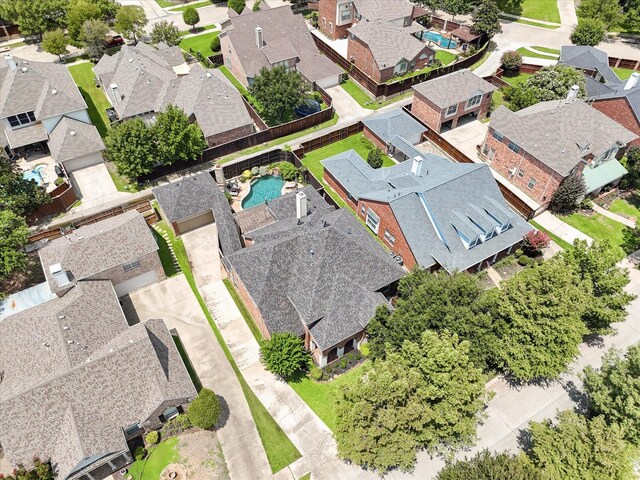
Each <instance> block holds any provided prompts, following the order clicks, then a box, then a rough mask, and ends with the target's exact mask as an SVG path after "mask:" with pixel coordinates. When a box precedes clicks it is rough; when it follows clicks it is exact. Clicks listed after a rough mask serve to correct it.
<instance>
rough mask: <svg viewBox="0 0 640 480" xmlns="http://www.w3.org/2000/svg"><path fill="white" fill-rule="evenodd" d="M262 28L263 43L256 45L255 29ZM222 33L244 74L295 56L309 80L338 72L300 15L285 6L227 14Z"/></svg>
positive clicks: (297, 66)
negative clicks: (320, 49) (228, 21)
mask: <svg viewBox="0 0 640 480" xmlns="http://www.w3.org/2000/svg"><path fill="white" fill-rule="evenodd" d="M258 26H260V27H261V28H262V36H263V39H264V46H263V48H262V49H260V48H258V45H257V44H256V39H255V35H256V34H255V29H256V27H258ZM224 34H225V35H227V36H228V37H229V41H230V42H231V43H232V44H233V48H234V50H235V51H236V53H237V55H238V59H239V60H240V63H242V68H243V70H244V72H245V73H246V75H247V76H248V77H255V76H256V75H258V73H260V70H261V69H262V68H270V67H271V65H272V64H274V63H276V62H278V61H282V60H288V59H291V58H297V59H298V62H297V65H296V68H297V69H298V70H299V71H300V73H301V74H302V75H304V76H305V77H306V78H307V80H309V81H310V82H316V81H319V80H322V79H324V78H327V77H330V76H332V75H338V74H340V73H342V70H341V69H340V68H338V67H337V66H336V65H335V64H334V63H333V62H332V61H331V60H329V59H328V58H327V57H326V56H324V55H322V54H321V53H320V51H319V50H318V47H316V44H315V42H314V41H313V36H312V35H311V32H310V31H309V28H308V27H307V24H306V23H305V21H304V18H303V17H302V15H294V14H293V12H292V11H291V8H290V7H289V6H282V7H277V8H268V9H265V10H261V11H258V12H248V13H244V12H243V13H242V15H239V16H234V17H231V18H230V25H229V26H228V27H227V28H226V29H225V33H224Z"/></svg>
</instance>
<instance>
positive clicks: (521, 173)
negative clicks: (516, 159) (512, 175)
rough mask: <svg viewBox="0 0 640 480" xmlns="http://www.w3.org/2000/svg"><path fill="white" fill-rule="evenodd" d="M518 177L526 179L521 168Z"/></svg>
mask: <svg viewBox="0 0 640 480" xmlns="http://www.w3.org/2000/svg"><path fill="white" fill-rule="evenodd" d="M518 176H519V177H520V178H522V177H524V170H523V169H521V168H519V169H518Z"/></svg>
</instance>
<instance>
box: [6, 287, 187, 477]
mask: <svg viewBox="0 0 640 480" xmlns="http://www.w3.org/2000/svg"><path fill="white" fill-rule="evenodd" d="M96 326H99V328H97V327H96ZM0 371H2V372H3V380H2V384H0V410H2V412H3V415H2V417H1V418H0V443H2V447H3V451H4V455H5V457H6V459H7V460H9V462H10V463H11V464H13V465H15V464H17V463H24V464H26V465H29V464H30V462H31V461H32V459H33V458H34V456H37V457H40V458H51V460H52V463H53V464H54V466H55V467H56V468H57V471H58V472H57V473H58V478H61V479H64V478H66V477H67V476H68V475H69V474H70V473H71V472H72V471H73V470H74V469H76V467H77V466H78V465H80V464H82V463H83V461H84V463H88V464H91V463H93V462H92V461H91V460H87V459H91V458H93V459H94V461H95V459H98V458H101V457H104V456H105V455H109V454H113V453H115V452H122V451H127V443H126V440H125V437H124V435H123V431H122V429H123V428H127V427H129V426H130V425H132V424H134V423H143V422H145V421H146V420H147V419H148V418H149V416H150V415H152V414H153V413H154V411H155V410H157V408H158V407H160V406H161V405H162V404H163V403H164V402H168V403H169V404H171V403H172V402H175V404H176V405H177V404H181V403H185V401H187V400H188V399H190V398H192V397H194V396H195V393H196V392H195V389H194V387H193V384H192V383H191V380H190V378H189V375H188V373H187V371H186V368H185V367H184V364H183V363H182V360H181V359H180V355H179V353H178V351H177V350H176V348H175V345H174V344H173V340H172V338H171V335H170V333H169V331H168V330H167V327H166V326H165V324H164V322H163V321H162V320H149V321H147V322H144V323H141V324H138V325H135V326H133V327H129V326H128V325H127V322H126V321H125V318H124V315H123V314H122V310H121V308H120V305H119V303H118V299H117V298H116V295H115V292H114V290H113V286H112V285H111V282H109V281H104V280H103V281H86V282H80V283H78V285H77V286H76V287H74V288H73V289H72V290H71V291H70V292H69V293H68V294H67V295H65V296H64V297H62V298H59V299H55V300H51V301H49V302H47V303H44V304H41V305H39V306H37V307H34V308H31V309H29V310H25V311H23V312H20V313H18V314H16V315H13V316H10V317H7V318H6V319H4V320H3V321H2V322H0Z"/></svg>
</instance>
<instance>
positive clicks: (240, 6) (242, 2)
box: [227, 0, 246, 14]
mask: <svg viewBox="0 0 640 480" xmlns="http://www.w3.org/2000/svg"><path fill="white" fill-rule="evenodd" d="M227 6H228V7H229V8H231V9H233V10H235V12H236V13H238V14H240V13H242V11H243V10H244V7H245V6H246V0H229V1H228V2H227Z"/></svg>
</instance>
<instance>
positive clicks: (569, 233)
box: [534, 210, 593, 244]
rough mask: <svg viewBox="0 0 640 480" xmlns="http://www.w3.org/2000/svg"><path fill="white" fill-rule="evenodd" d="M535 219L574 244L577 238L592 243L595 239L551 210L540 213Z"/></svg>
mask: <svg viewBox="0 0 640 480" xmlns="http://www.w3.org/2000/svg"><path fill="white" fill-rule="evenodd" d="M534 220H535V221H536V222H537V223H538V224H540V225H541V226H543V227H544V228H546V229H547V230H549V231H550V232H551V233H553V234H554V235H556V236H558V237H560V238H561V239H562V240H564V241H565V242H568V243H571V244H573V241H574V240H575V239H579V240H586V241H587V243H591V242H592V241H593V239H592V238H591V237H590V236H588V235H586V234H584V233H582V232H581V231H580V230H578V229H576V228H573V227H572V226H571V225H569V224H567V223H565V222H563V221H562V220H560V219H559V218H558V217H556V216H555V215H554V214H552V213H551V212H550V211H549V210H546V211H544V212H542V213H541V214H540V215H538V216H537V217H535V218H534Z"/></svg>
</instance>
